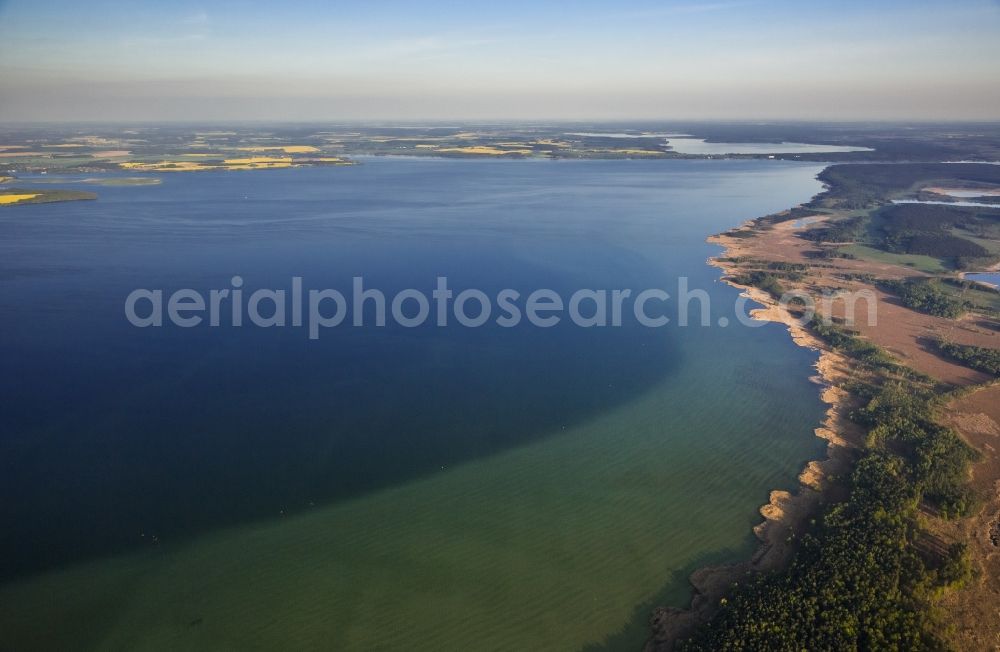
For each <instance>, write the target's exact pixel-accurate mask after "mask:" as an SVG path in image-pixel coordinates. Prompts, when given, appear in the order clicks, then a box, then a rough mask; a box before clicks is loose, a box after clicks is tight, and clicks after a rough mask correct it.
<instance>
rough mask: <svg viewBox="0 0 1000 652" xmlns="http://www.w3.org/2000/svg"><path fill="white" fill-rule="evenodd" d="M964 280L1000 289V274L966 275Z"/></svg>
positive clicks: (977, 273) (976, 273)
mask: <svg viewBox="0 0 1000 652" xmlns="http://www.w3.org/2000/svg"><path fill="white" fill-rule="evenodd" d="M965 278H967V279H969V280H970V281H982V282H983V283H989V284H990V285H995V286H997V287H1000V272H975V273H970V274H966V275H965Z"/></svg>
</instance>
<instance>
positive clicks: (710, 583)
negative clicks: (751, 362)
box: [644, 219, 855, 652]
mask: <svg viewBox="0 0 1000 652" xmlns="http://www.w3.org/2000/svg"><path fill="white" fill-rule="evenodd" d="M755 222H756V219H754V220H746V221H744V222H743V223H742V224H740V225H737V226H735V227H733V228H732V229H730V230H729V231H727V232H724V233H718V234H714V235H710V236H708V238H706V242H709V243H711V244H716V245H719V246H721V247H722V251H721V252H720V253H719V254H718V255H715V256H712V257H710V258H708V260H707V261H706V263H707V264H708V265H711V266H712V267H716V268H718V269H720V270H721V271H722V275H721V276H720V278H719V281H720V282H722V283H726V284H727V285H729V286H731V287H733V288H736V289H737V290H739V291H740V296H743V297H746V298H748V299H750V300H751V301H753V302H754V303H757V304H758V305H759V306H760V307H759V308H754V309H753V310H751V311H750V316H751V317H753V318H754V319H757V320H760V321H767V322H773V323H778V324H783V325H784V326H785V327H786V330H787V332H788V334H789V336H790V338H791V340H792V342H793V343H794V345H795V346H800V347H803V348H807V349H810V350H814V351H818V352H819V358H818V359H817V360H816V363H815V364H814V365H813V368H814V369H815V371H816V373H815V374H814V375H813V376H810V377H809V380H810V381H811V382H813V383H816V384H817V385H819V387H820V389H819V393H820V400H822V401H823V403H825V404H826V405H827V408H826V411H825V412H824V415H823V418H822V419H821V421H820V422H819V424H818V425H817V426H816V427H815V428H814V429H813V434H814V436H815V437H817V438H819V439H822V440H825V441H826V442H827V446H826V449H825V455H824V457H822V458H821V459H813V460H809V461H807V462H806V463H805V465H804V467H803V469H802V471H801V472H800V473H799V475H798V478H797V482H798V486H797V487H795V489H794V491H789V490H785V489H772V490H771V492H770V495H769V499H768V502H767V503H765V504H763V505H761V507H760V509H759V510H758V511H759V514H760V516H761V517H762V518H763V520H762V521H761V522H760V523H758V524H757V525H755V526H754V527H753V529H752V530H753V533H754V536H756V537H757V539H758V541H759V542H760V545H759V546H758V547H757V549H756V551H754V553H753V554H752V555H751V557H750V558H749V559H746V560H743V561H738V562H732V563H729V564H722V565H718V566H707V567H704V568H700V569H698V570H696V571H694V572H693V573H692V574H691V575H690V577H689V582H690V584H691V602H690V604H689V606H688V608H686V609H679V608H676V607H662V606H661V607H656V608H655V609H654V610H653V611H652V613H651V615H650V628H651V630H652V633H651V636H650V638H649V639H648V640H647V642H646V645H645V648H644V649H645V652H667V651H669V650H672V649H673V646H674V643H675V642H676V641H677V640H679V639H681V638H684V637H685V636H687V635H688V634H689V633H690V632H691V631H692V630H693V629H694V628H695V627H696V626H697V625H699V624H701V623H702V622H705V621H706V620H707V619H708V618H709V617H711V615H712V614H713V613H714V611H715V609H716V607H717V605H718V603H719V600H720V599H721V598H722V597H724V594H725V593H726V592H727V591H728V590H729V588H730V586H731V585H732V584H733V583H734V582H736V581H737V580H738V579H739V578H740V577H742V576H744V575H746V574H748V573H759V572H766V571H770V570H776V569H778V568H780V567H781V566H783V565H784V564H785V563H786V562H787V561H788V560H789V558H790V555H791V553H792V551H793V547H794V544H793V543H792V542H790V541H789V539H790V535H793V534H794V533H795V531H796V530H797V529H798V528H799V527H800V526H801V525H802V524H803V523H805V521H806V520H807V519H808V518H809V517H810V516H812V515H813V514H814V513H815V511H816V507H817V506H818V505H819V504H820V503H821V502H822V501H823V499H824V497H825V495H826V493H827V492H828V491H829V490H830V489H831V483H830V481H829V480H830V478H831V477H832V476H833V475H835V474H836V472H837V471H840V470H844V469H845V468H846V467H848V466H849V464H850V460H849V459H848V458H849V457H850V454H851V451H852V450H853V449H854V448H855V445H854V444H852V443H851V442H850V440H849V439H848V438H847V437H846V436H845V435H844V434H842V433H845V432H849V431H850V430H851V427H850V425H849V423H848V422H847V414H846V413H847V411H848V409H849V407H850V395H849V394H848V392H846V391H845V390H844V389H842V388H841V387H839V386H838V382H839V381H842V380H844V379H846V378H847V377H848V375H849V372H848V369H849V367H850V364H851V363H850V360H849V358H848V357H847V356H846V355H844V354H843V353H839V352H837V351H834V350H833V349H832V348H831V347H830V346H828V345H827V344H826V343H825V342H823V341H822V340H820V339H819V338H818V337H816V336H815V335H814V334H812V333H811V332H810V331H809V330H808V329H806V328H805V327H804V326H802V325H801V324H799V323H798V320H796V319H795V318H794V317H793V316H792V315H791V314H789V313H788V312H787V311H786V310H784V309H783V308H782V307H781V306H780V305H779V304H778V302H777V301H776V300H775V299H774V298H773V297H772V296H771V295H770V294H768V293H767V292H765V291H763V290H761V289H759V288H755V287H752V286H747V285H741V284H739V283H736V282H734V281H733V280H732V276H733V275H734V273H735V272H736V266H735V265H734V264H733V263H729V262H727V261H726V260H724V259H726V258H730V257H734V256H736V255H738V254H739V251H740V244H741V243H742V242H744V240H743V239H741V238H734V237H732V236H730V235H728V234H729V233H730V232H731V231H734V230H737V229H740V228H742V227H745V226H747V225H750V224H753V223H755Z"/></svg>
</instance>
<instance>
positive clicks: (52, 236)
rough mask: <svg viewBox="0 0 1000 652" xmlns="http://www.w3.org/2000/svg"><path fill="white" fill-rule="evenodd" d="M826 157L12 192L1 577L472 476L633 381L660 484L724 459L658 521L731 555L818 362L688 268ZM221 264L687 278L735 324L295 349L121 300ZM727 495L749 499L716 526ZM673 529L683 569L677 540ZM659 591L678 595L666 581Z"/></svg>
mask: <svg viewBox="0 0 1000 652" xmlns="http://www.w3.org/2000/svg"><path fill="white" fill-rule="evenodd" d="M819 169H820V166H817V165H813V164H799V163H793V162H781V161H560V162H555V161H478V160H477V161H468V160H461V161H456V160H437V159H390V158H385V159H366V160H365V161H364V162H363V164H361V165H357V166H354V167H337V168H301V169H289V170H277V171H265V172H248V173H225V172H219V173H215V172H206V173H190V174H184V173H182V174H165V175H163V176H162V179H163V183H162V184H161V185H156V186H133V187H127V186H126V187H110V186H99V187H95V188H94V190H95V191H96V192H97V193H98V194H99V195H100V198H99V200H98V201H94V202H86V201H80V202H69V203H60V204H47V205H27V206H17V207H9V208H6V209H4V210H3V212H2V214H0V314H2V315H3V320H4V321H3V337H2V338H0V359H2V360H3V369H4V372H5V373H4V374H2V376H0V392H2V394H3V396H4V400H3V401H2V402H0V462H2V465H3V466H2V473H0V495H2V496H4V497H5V499H4V500H3V501H0V519H2V522H3V523H4V528H3V534H2V536H0V579H5V580H6V579H13V578H15V577H16V578H25V577H31V576H34V575H36V574H38V573H40V572H41V571H45V570H52V569H55V568H58V567H67V566H72V565H74V564H76V563H78V562H82V561H85V560H92V559H95V558H105V557H109V556H113V555H118V554H119V553H121V554H127V553H130V552H132V551H136V550H144V549H146V547H148V545H149V544H150V536H147V534H148V533H155V534H156V538H157V541H160V542H165V545H171V544H177V543H179V542H183V541H188V540H193V539H196V538H198V537H200V536H202V535H205V534H207V533H209V532H213V531H217V530H219V529H220V528H225V527H228V526H237V525H241V524H245V523H251V522H271V521H273V520H274V519H275V518H277V517H278V515H279V514H281V515H287V514H295V513H298V512H303V511H308V510H309V509H312V508H313V507H315V506H319V505H336V504H339V503H342V502H344V501H346V500H348V499H351V498H356V497H360V496H366V495H371V494H373V493H374V492H377V491H379V490H383V489H386V488H389V487H404V488H405V486H406V485H407V483H409V482H411V481H414V480H415V479H418V478H427V477H433V476H435V475H436V474H439V473H443V472H444V470H445V469H452V468H454V467H456V466H460V465H462V464H464V463H468V462H470V461H471V460H479V461H484V462H485V463H486V464H487V466H488V462H489V460H490V459H491V458H492V457H493V456H495V455H498V454H499V453H501V452H504V451H511V450H514V449H516V448H518V447H523V446H526V445H528V444H531V443H537V442H539V441H544V440H545V439H546V438H547V437H551V436H553V434H554V433H561V432H572V431H573V427H574V426H575V425H578V424H590V423H596V422H598V420H599V418H600V417H601V416H602V415H605V414H610V413H611V412H613V411H615V410H619V409H621V408H622V407H623V406H626V405H629V404H631V403H632V402H634V401H635V400H636V398H637V397H641V396H650V395H651V393H653V394H654V395H653V398H654V399H655V400H654V401H652V403H651V404H652V405H654V406H655V407H654V408H648V407H647V408H644V409H652V410H654V411H653V412H647V413H644V414H643V415H641V419H637V423H641V424H643V425H642V427H643V428H644V429H645V430H643V434H642V437H643V438H644V439H642V440H641V441H643V442H647V443H643V444H642V445H644V446H645V445H648V440H649V438H654V439H655V441H656V442H657V443H656V446H657V451H658V452H657V456H660V457H659V459H661V460H662V461H660V462H657V465H659V466H662V473H663V478H665V479H666V478H670V477H671V474H673V475H677V474H683V473H687V472H689V469H688V468H687V467H686V466H683V465H689V464H693V463H694V460H696V459H698V458H701V459H706V460H707V459H709V457H710V456H712V455H716V454H718V459H716V458H715V457H712V458H711V465H712V468H713V469H717V470H718V474H717V475H716V474H715V473H714V471H713V473H712V474H711V475H702V476H701V477H704V478H705V482H706V489H705V491H704V492H703V494H702V496H703V497H704V499H705V500H706V501H707V502H706V503H705V505H708V506H709V507H708V508H706V507H704V506H701V505H700V504H695V503H690V498H689V497H687V495H686V494H685V495H684V497H682V498H678V501H680V502H683V503H685V504H687V503H690V505H691V506H690V508H689V509H688V512H689V513H686V515H684V516H676V517H675V518H676V519H677V520H676V522H674V521H671V522H670V523H668V524H667V527H668V529H674V530H677V528H683V527H694V528H704V529H705V532H706V533H708V532H713V533H715V535H716V538H718V537H719V536H731V535H730V534H727V533H728V532H730V531H732V532H737V533H742V534H737V535H736V537H737V538H738V537H740V536H742V537H744V538H743V539H738V540H734V541H733V546H735V547H737V548H739V549H740V550H743V549H744V548H745V546H746V537H749V528H750V525H752V523H753V522H754V520H755V518H756V515H755V510H756V507H755V506H756V505H759V504H760V503H761V502H763V501H764V500H765V499H766V496H767V490H768V489H770V488H776V486H775V483H785V486H786V487H791V486H792V485H793V484H794V477H795V474H796V473H797V471H798V469H800V468H801V464H802V463H803V462H804V461H805V460H806V459H810V458H813V457H815V456H816V455H817V454H818V453H819V451H820V450H821V448H822V444H821V442H819V441H818V440H815V439H814V438H813V437H812V427H813V425H814V424H815V422H816V421H817V420H818V418H819V416H820V414H821V412H822V407H821V404H820V402H819V400H818V398H817V396H816V394H817V392H816V389H815V386H813V385H810V384H809V383H808V382H807V381H806V377H807V376H808V375H809V374H810V365H811V364H812V363H813V362H814V360H815V354H813V353H812V352H809V351H806V350H804V349H800V348H797V347H794V346H793V345H792V344H791V342H790V341H789V339H788V337H787V334H786V333H784V332H783V328H781V327H779V326H777V325H767V326H764V327H762V328H748V327H744V326H740V325H738V324H736V323H735V318H734V301H735V299H736V297H737V292H736V291H735V290H733V289H732V288H729V287H728V286H725V285H723V284H721V283H719V282H718V280H717V279H718V276H719V272H718V270H716V269H714V268H711V267H709V266H708V265H706V264H705V260H706V258H707V257H708V256H710V255H713V254H714V253H717V248H716V247H713V246H710V245H707V244H705V242H704V240H705V237H706V236H707V235H709V234H711V233H714V232H718V231H721V230H724V229H726V228H728V227H730V226H733V225H735V224H738V223H739V222H741V221H742V220H744V219H748V218H752V217H754V216H757V215H764V214H768V213H772V212H775V211H777V210H781V209H783V208H787V207H788V206H790V205H794V204H795V203H798V202H800V201H803V200H805V199H807V198H808V197H810V196H811V195H812V194H814V193H815V192H816V191H817V190H818V188H819V184H818V182H817V181H816V180H815V178H814V177H815V175H816V173H817V172H818V171H819ZM22 185H25V186H30V180H28V181H27V182H26V183H24V184H22ZM46 187H52V186H51V184H50V183H49V184H47V185H46ZM72 187H74V188H76V187H83V186H78V185H74V186H72ZM237 274H238V275H241V276H242V277H243V279H244V280H245V288H247V290H248V291H250V290H252V289H255V288H276V289H280V288H286V289H287V288H288V287H289V284H290V279H291V277H293V276H300V277H302V278H303V280H304V284H305V286H306V287H307V288H326V287H330V288H337V289H339V290H341V291H343V292H344V293H345V294H349V291H350V287H351V279H352V277H354V276H363V277H364V279H365V284H366V286H368V287H377V288H380V289H382V290H383V291H385V292H387V293H390V294H391V293H394V292H396V291H398V290H401V289H404V288H419V289H422V290H424V291H426V292H427V293H428V294H429V293H430V290H432V289H433V288H434V284H435V280H436V278H437V277H438V276H447V277H448V279H449V283H450V286H451V287H452V288H453V289H454V290H455V291H456V292H458V291H460V290H462V289H464V288H478V289H481V290H483V291H485V292H486V293H487V294H488V295H491V296H492V295H495V294H496V292H497V291H499V290H501V289H504V288H514V289H517V290H519V291H521V293H522V295H526V294H527V293H529V292H531V291H532V290H534V289H537V288H551V289H554V290H556V291H558V292H560V293H562V294H563V295H564V296H566V297H568V296H569V295H570V294H571V293H572V292H573V291H575V290H577V289H581V288H591V289H608V290H611V289H618V288H630V289H633V290H634V291H638V290H641V289H645V288H653V287H660V288H664V289H666V290H667V291H669V292H670V293H671V294H674V291H675V289H676V287H677V278H678V277H679V276H682V275H683V276H687V277H689V284H690V286H691V287H692V288H701V289H704V290H706V291H707V292H708V294H709V296H710V297H711V300H712V315H711V317H712V319H711V323H712V324H716V323H717V321H718V319H719V318H720V317H726V318H728V319H729V320H730V322H731V325H730V326H729V327H727V328H721V327H718V326H712V327H705V328H702V327H697V326H692V327H688V328H679V327H677V326H676V319H675V320H674V322H672V323H671V324H670V325H669V326H667V327H665V328H646V327H643V326H640V325H638V324H636V323H635V322H634V320H631V319H625V324H624V326H622V327H621V328H590V329H586V328H579V327H576V326H573V325H572V324H570V323H569V322H568V321H567V320H563V322H562V323H560V324H559V325H558V326H556V327H554V328H547V329H542V328H536V327H532V326H530V325H528V324H526V323H524V324H522V325H520V326H518V327H515V328H501V327H500V326H497V325H495V324H493V323H488V324H487V325H485V326H483V327H481V328H475V329H470V328H462V327H457V326H455V325H454V324H452V325H451V326H449V327H447V328H437V327H434V326H430V325H428V326H424V327H419V328H413V329H408V328H402V327H400V326H393V325H391V324H390V326H387V327H385V328H374V327H366V328H353V327H349V326H346V325H344V326H341V327H338V328H336V329H331V330H329V331H326V332H323V333H322V334H321V337H320V339H318V340H310V339H309V338H308V337H307V333H306V332H305V329H304V328H302V327H299V328H293V327H286V328H271V329H262V328H255V327H250V326H247V327H243V328H232V327H226V326H223V327H219V328H211V327H208V326H207V325H206V324H203V325H201V326H199V327H195V328H190V329H184V328H178V327H171V326H165V327H163V328H146V329H139V328H135V327H132V326H131V325H130V324H129V323H128V322H127V321H126V319H125V315H124V310H123V305H124V300H125V297H126V296H127V295H128V293H129V292H130V291H132V290H133V289H135V288H162V289H163V290H164V291H165V293H166V294H169V293H170V292H172V291H173V290H176V289H180V288H194V289H197V290H200V291H203V292H206V293H207V291H208V290H210V289H214V288H226V287H230V286H229V283H230V279H231V278H232V277H233V276H234V275H237ZM667 314H668V315H671V316H673V313H672V311H671V307H670V305H669V304H668V305H667ZM695 314H697V313H695ZM650 425H652V426H655V427H656V429H653V430H649V429H648V428H649V427H650ZM637 441H638V440H637ZM748 442H759V445H756V444H755V445H752V446H750V445H749V444H748ZM629 445H638V444H630V443H628V442H627V441H626V440H625V439H623V440H622V446H629ZM748 446H750V447H749V448H748ZM601 450H603V449H601ZM697 451H701V452H697ZM709 451H714V452H711V453H710V452H709ZM624 453H629V451H624ZM580 454H581V455H586V452H585V451H581V452H580ZM605 454H606V453H604V452H602V453H601V455H605ZM692 456H693V457H692ZM639 459H640V460H641V456H640V458H639ZM726 460H732V462H733V465H734V467H733V469H727V468H726V467H725V465H726V463H727V462H726ZM671 465H673V466H671ZM588 468H589V467H588ZM692 468H693V467H692ZM737 469H739V470H738V471H737ZM734 471H735V472H737V473H738V477H737V479H735V480H733V481H728V480H725V478H726V477H727V473H731V472H734ZM699 473H700V472H699ZM554 477H558V476H554ZM744 481H745V484H741V482H744ZM615 482H617V480H615ZM685 484H686V485H690V482H686V483H685ZM709 487H711V488H709ZM567 490H568V488H562V489H560V491H567ZM748 492H749V493H748ZM556 498H558V493H557V494H553V503H552V504H553V505H556V504H557V503H558V501H557V500H556ZM665 498H666V499H667V501H666V504H670V501H669V496H667V497H665ZM712 500H715V501H716V503H717V504H716V503H712V502H711V501H712ZM675 502H677V501H675ZM681 507H683V506H681ZM723 507H724V508H725V510H731V512H732V513H733V514H738V515H740V516H738V517H736V519H735V521H734V520H733V518H732V516H727V517H726V518H725V520H723V521H720V522H715V521H711V518H710V516H709V515H711V514H712V513H721V512H719V511H718V510H722V509H723ZM473 509H474V508H473ZM678 509H680V507H678ZM726 513H729V512H726ZM652 516H653V515H648V514H647V512H641V513H637V514H635V515H634V517H635V518H636V519H640V520H641V519H644V518H651V517H652ZM720 518H721V517H720ZM706 519H708V520H706ZM634 522H635V525H636V527H637V528H638V529H639V530H641V529H642V524H641V522H638V521H634ZM610 531H611V530H609V532H610ZM689 534H695V535H696V534H697V533H696V532H691V533H689ZM550 535H551V534H544V533H542V532H541V531H540V532H539V534H538V536H539V537H544V536H550ZM706 536H707V534H706ZM689 538H690V537H689ZM690 539H691V541H697V537H696V536H695V537H693V538H690ZM714 540H715V539H713V541H714ZM684 545H685V546H687V548H685V550H686V552H685V554H686V555H688V556H686V557H684V558H683V559H684V561H683V563H682V564H681V565H687V564H688V563H691V562H689V561H686V560H689V559H694V558H695V557H691V556H690V555H691V554H693V553H692V551H691V550H690V547H691V545H694V544H692V543H690V542H689V543H686V544H684ZM712 545H713V546H717V545H718V544H716V543H713V544H712ZM734 549H735V548H734ZM668 550H669V547H667V548H664V551H668ZM696 552H697V551H695V553H696ZM703 552H704V553H705V554H708V553H712V554H721V553H720V552H719V549H718V548H713V549H712V550H706V551H703ZM649 554H654V553H649ZM662 554H665V553H664V552H663V551H661V552H660V553H659V555H660V556H662ZM678 554H680V553H678ZM658 558H659V557H658ZM679 559H680V558H679ZM668 561H669V560H668ZM640 567H641V566H640ZM658 572H659V571H658ZM667 579H668V578H666V577H664V578H663V581H666V580H667ZM674 581H675V585H672V586H673V588H672V589H671V590H674V591H680V592H681V593H682V592H683V591H684V580H683V577H682V576H679V577H678V578H674ZM643 591H645V589H643ZM673 595H680V594H673ZM646 597H651V596H648V595H647V596H646ZM345 599H346V598H345ZM643 599H646V598H645V597H644V598H643ZM631 606H632V605H625V607H626V608H631ZM105 617H106V618H108V619H109V622H115V621H116V620H117V619H118V616H117V615H116V614H115V613H113V612H109V613H107V614H105ZM571 626H572V623H570V624H568V625H567V627H571ZM640 627H641V624H640ZM26 631H27V630H26ZM67 636H72V631H68V633H67Z"/></svg>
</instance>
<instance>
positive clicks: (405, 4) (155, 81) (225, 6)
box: [0, 0, 1000, 121]
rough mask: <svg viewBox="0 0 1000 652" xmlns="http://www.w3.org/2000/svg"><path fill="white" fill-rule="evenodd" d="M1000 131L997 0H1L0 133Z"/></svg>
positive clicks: (999, 1)
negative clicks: (134, 128)
mask: <svg viewBox="0 0 1000 652" xmlns="http://www.w3.org/2000/svg"><path fill="white" fill-rule="evenodd" d="M455 119H466V120H654V119H655V120H670V119H722V120H758V119H775V120H777V119H794V120H998V119H1000V0H952V1H941V2H928V1H922V0H908V1H897V0H882V1H879V2H870V1H869V2H861V1H856V0H838V1H826V0H816V1H814V0H808V1H802V0H796V1H794V2H793V1H786V0H732V1H727V0H719V1H711V0H710V1H708V2H693V1H691V0H679V1H676V2H671V1H663V0H660V1H650V0H642V1H639V0H631V1H630V0H617V1H604V2H597V1H594V0H575V1H548V2H546V1H544V0H533V1H526V0H491V1H489V2H479V1H477V0H466V1H463V2H458V1H448V0H425V1H423V2H417V1H414V0H409V1H392V0H385V1H382V0H368V1H364V2H340V1H336V0H334V1H327V2H320V1H316V2H291V1H289V2H273V1H272V2H248V1H242V2H237V1H218V2H210V1H202V2H192V1H190V0H176V1H171V2H137V1H135V0H132V1H128V2H125V1H102V0H98V1H96V2H80V1H79V0H73V1H62V0H56V1H51V2H49V1H46V0H0V121H76V120H81V121H82V120H88V121H90V120H104V121H123V120H129V121H157V120H161V121H162V120H187V121H199V120H201V121H225V120H286V121H294V120H303V121H309V120H344V121H348V120H412V121H420V120H455Z"/></svg>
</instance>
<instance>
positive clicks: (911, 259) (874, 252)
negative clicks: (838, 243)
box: [839, 244, 951, 274]
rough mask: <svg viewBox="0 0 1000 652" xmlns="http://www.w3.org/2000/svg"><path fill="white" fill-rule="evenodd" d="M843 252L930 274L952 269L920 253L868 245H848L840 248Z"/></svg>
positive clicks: (862, 258)
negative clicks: (886, 249) (902, 251)
mask: <svg viewBox="0 0 1000 652" xmlns="http://www.w3.org/2000/svg"><path fill="white" fill-rule="evenodd" d="M839 251H840V252H841V253H845V254H850V255H852V256H855V257H857V258H859V259H861V260H872V261H875V262H879V263H889V264H892V265H903V266H906V267H912V268H913V269H915V270H918V271H921V272H927V273H928V274H941V273H944V272H948V271H951V270H950V269H949V268H948V267H947V266H946V265H945V264H944V263H943V262H942V261H941V260H940V259H938V258H933V257H931V256H922V255H918V254H892V253H889V252H888V251H882V250H881V249H875V248H874V247H868V246H866V245H859V244H853V245H847V246H844V247H841V248H840V249H839Z"/></svg>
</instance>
